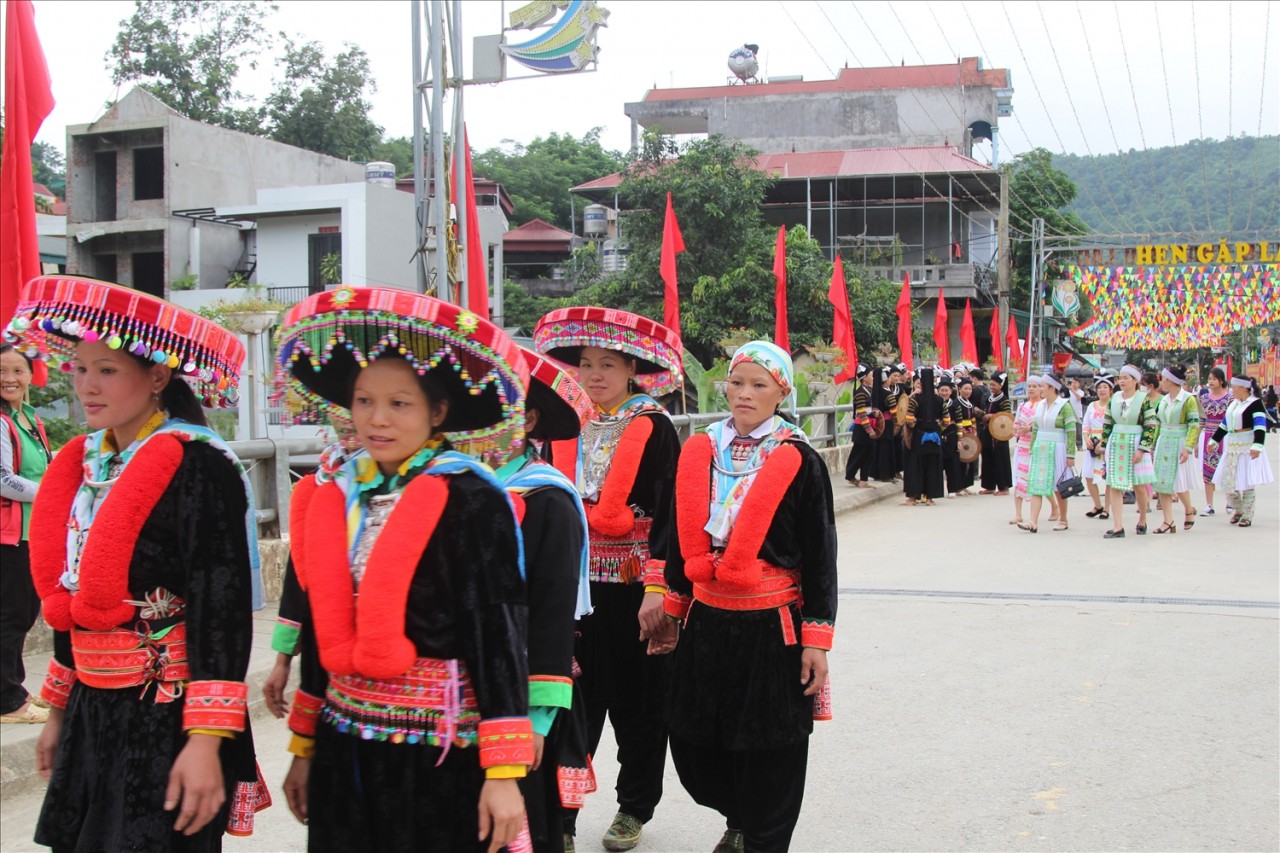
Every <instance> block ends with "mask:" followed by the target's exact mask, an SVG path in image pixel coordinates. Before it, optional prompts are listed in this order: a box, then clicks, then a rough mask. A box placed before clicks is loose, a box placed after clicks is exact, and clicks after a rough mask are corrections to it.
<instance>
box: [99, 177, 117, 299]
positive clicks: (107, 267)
mask: <svg viewBox="0 0 1280 853" xmlns="http://www.w3.org/2000/svg"><path fill="white" fill-rule="evenodd" d="M112 153H114V152H112ZM93 273H94V275H95V276H96V277H97V278H100V279H102V280H103V281H115V280H116V256H115V255H94V256H93Z"/></svg>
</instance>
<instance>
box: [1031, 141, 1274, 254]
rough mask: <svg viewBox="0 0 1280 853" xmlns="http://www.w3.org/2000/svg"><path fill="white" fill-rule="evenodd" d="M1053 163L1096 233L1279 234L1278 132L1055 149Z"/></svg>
mask: <svg viewBox="0 0 1280 853" xmlns="http://www.w3.org/2000/svg"><path fill="white" fill-rule="evenodd" d="M1053 165H1054V166H1056V167H1057V168H1059V169H1061V170H1062V171H1063V172H1066V173H1067V175H1069V176H1070V177H1071V180H1072V181H1074V182H1075V184H1076V186H1077V187H1078V188H1079V190H1080V193H1079V195H1078V196H1077V197H1076V200H1075V203H1074V204H1073V205H1072V206H1071V208H1070V209H1071V210H1074V211H1075V212H1076V213H1077V214H1079V216H1080V217H1081V218H1082V219H1083V220H1084V221H1085V222H1086V223H1088V224H1089V229H1090V231H1091V232H1093V233H1095V234H1117V233H1121V234H1168V233H1179V234H1186V235H1196V236H1201V237H1205V238H1218V237H1226V238H1228V239H1230V238H1232V237H1236V236H1239V237H1242V238H1243V237H1257V236H1258V234H1257V232H1259V231H1267V232H1271V236H1273V237H1275V236H1280V136H1261V137H1252V136H1245V137H1239V138H1234V139H1227V140H1216V139H1203V140H1195V141H1193V142H1188V143H1186V144H1185V145H1177V146H1171V147H1167V148H1154V149H1150V150H1147V151H1136V150H1132V149H1130V150H1129V151H1128V152H1125V153H1122V154H1107V155H1104V156H1098V157H1089V156H1087V155H1084V156H1082V155H1075V154H1055V155H1054V157H1053ZM1260 239H1262V238H1260Z"/></svg>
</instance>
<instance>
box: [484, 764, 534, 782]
mask: <svg viewBox="0 0 1280 853" xmlns="http://www.w3.org/2000/svg"><path fill="white" fill-rule="evenodd" d="M528 774H529V768H528V767H525V766H524V765H523V764H499V765H497V766H496V767H486V768H485V769H484V778H486V779H523V778H524V777H525V776H527V775H528Z"/></svg>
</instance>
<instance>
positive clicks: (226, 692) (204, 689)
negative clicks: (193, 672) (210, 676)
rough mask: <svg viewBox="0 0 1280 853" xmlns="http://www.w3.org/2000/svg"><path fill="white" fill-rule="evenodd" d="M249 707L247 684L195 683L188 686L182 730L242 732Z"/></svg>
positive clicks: (224, 682) (233, 682)
mask: <svg viewBox="0 0 1280 853" xmlns="http://www.w3.org/2000/svg"><path fill="white" fill-rule="evenodd" d="M248 708H249V686H248V685H247V684H245V683H244V682H243V681H192V682H190V683H188V684H187V690H186V702H185V703H184V705H183V708H182V728H183V730H185V731H190V730H191V729H223V730H225V731H229V732H242V731H244V728H245V712H246V711H247V710H248Z"/></svg>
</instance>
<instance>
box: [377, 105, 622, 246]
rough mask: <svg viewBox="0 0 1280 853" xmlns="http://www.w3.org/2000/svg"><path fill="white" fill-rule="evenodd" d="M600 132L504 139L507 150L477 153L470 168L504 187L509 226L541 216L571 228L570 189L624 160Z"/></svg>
mask: <svg viewBox="0 0 1280 853" xmlns="http://www.w3.org/2000/svg"><path fill="white" fill-rule="evenodd" d="M600 131H601V129H600V128H598V127H597V128H593V129H592V130H590V131H588V132H587V133H585V134H584V135H583V136H582V138H581V139H578V138H575V137H574V136H573V135H572V134H567V133H566V134H558V133H553V134H551V135H550V136H547V137H545V138H544V137H538V138H537V139H534V140H533V141H532V142H530V143H529V144H528V145H521V144H519V143H515V142H512V141H511V140H509V139H508V140H503V143H502V144H503V145H504V146H506V147H507V148H508V150H504V149H503V148H490V149H488V150H486V151H479V152H476V153H475V154H474V155H473V156H472V168H473V170H474V172H475V175H476V177H477V178H479V177H482V176H483V177H485V178H489V179H491V180H494V181H497V182H498V183H500V184H502V185H503V187H505V188H506V191H507V194H508V195H510V196H511V202H512V204H513V205H514V206H515V210H514V212H513V214H512V216H511V220H512V225H523V224H524V223H526V222H528V221H530V220H532V219H544V220H546V221H547V222H550V223H552V224H554V225H558V226H559V227H561V228H564V229H566V230H570V231H572V230H573V217H572V214H571V211H570V201H569V188H570V187H574V186H577V185H578V184H582V183H586V182H587V181H590V180H593V179H595V178H598V177H600V176H602V175H608V174H611V173H613V172H616V171H619V170H620V169H621V168H622V167H623V165H624V162H625V161H624V159H623V157H622V155H621V154H620V153H618V152H617V151H607V150H605V148H604V147H602V146H601V145H600ZM392 162H394V161H392Z"/></svg>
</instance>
